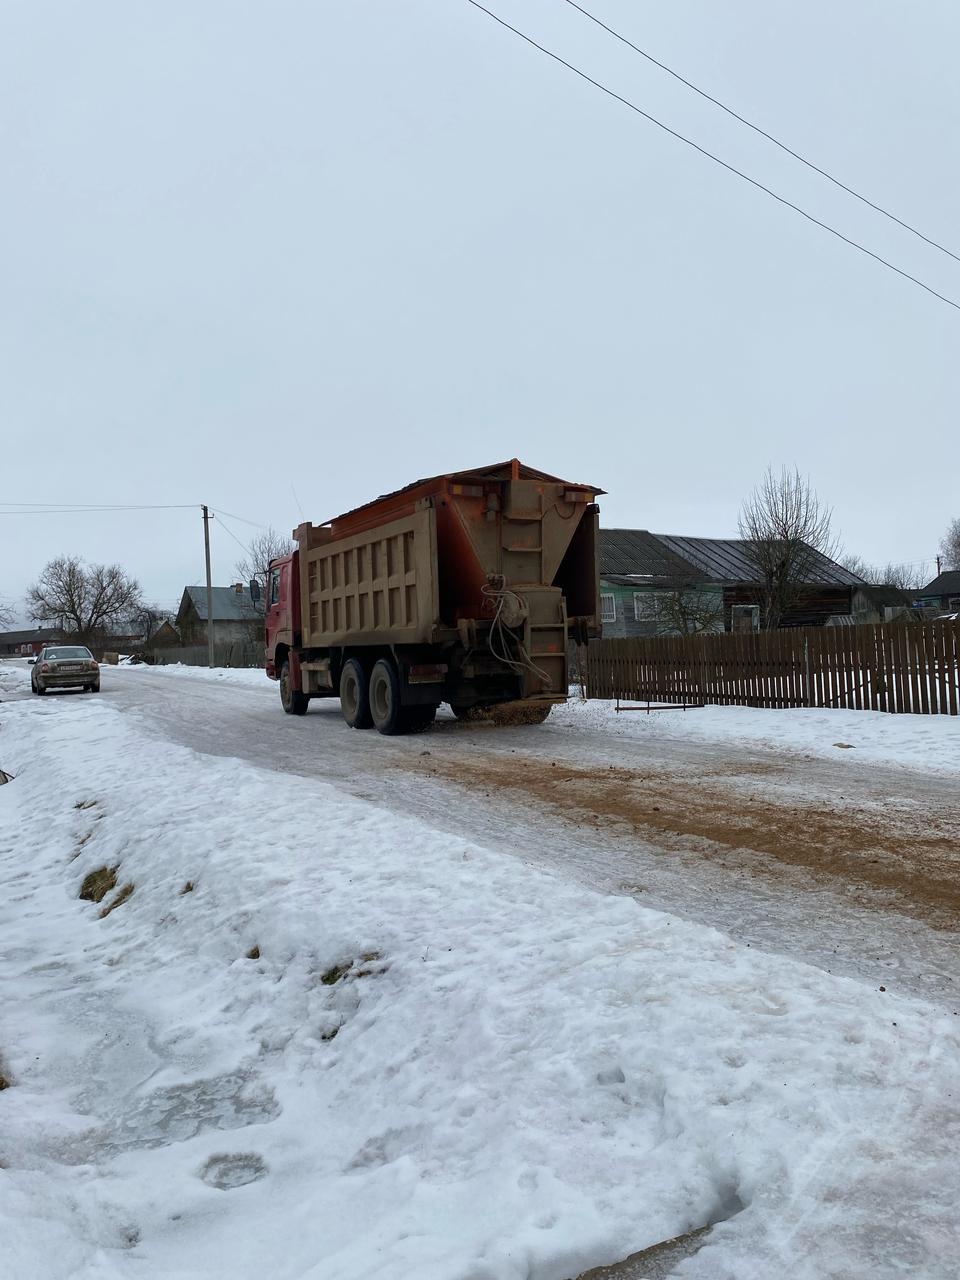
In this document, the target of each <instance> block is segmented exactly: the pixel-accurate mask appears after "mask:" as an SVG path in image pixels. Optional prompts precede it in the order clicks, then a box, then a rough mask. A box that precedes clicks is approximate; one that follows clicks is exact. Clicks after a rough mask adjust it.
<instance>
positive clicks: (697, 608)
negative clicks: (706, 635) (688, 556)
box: [644, 587, 724, 636]
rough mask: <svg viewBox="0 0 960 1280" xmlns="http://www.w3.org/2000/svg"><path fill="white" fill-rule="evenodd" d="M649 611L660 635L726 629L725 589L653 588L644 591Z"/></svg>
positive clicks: (699, 632)
mask: <svg viewBox="0 0 960 1280" xmlns="http://www.w3.org/2000/svg"><path fill="white" fill-rule="evenodd" d="M644 603H645V605H646V614H647V617H648V618H649V620H650V621H651V622H653V623H655V624H656V628H657V633H658V634H659V635H681V636H695V635H700V634H701V633H703V632H718V631H722V630H723V622H724V609H723V593H722V592H716V591H713V592H711V591H702V590H697V589H696V588H694V587H677V588H675V589H673V590H671V591H650V592H647V593H645V595H644Z"/></svg>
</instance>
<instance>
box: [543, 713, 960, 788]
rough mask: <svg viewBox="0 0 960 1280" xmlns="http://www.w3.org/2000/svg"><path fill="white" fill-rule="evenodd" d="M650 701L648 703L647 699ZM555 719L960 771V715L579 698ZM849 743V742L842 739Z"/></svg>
mask: <svg viewBox="0 0 960 1280" xmlns="http://www.w3.org/2000/svg"><path fill="white" fill-rule="evenodd" d="M642 705H645V704H642ZM549 723H550V724H557V725H565V726H568V727H570V728H574V729H584V728H587V729H592V730H594V731H596V732H602V733H610V734H618V735H620V736H622V737H625V738H634V739H646V740H649V741H651V742H653V741H654V740H655V739H657V738H658V737H667V738H690V739H696V740H700V741H703V742H717V743H731V744H733V743H737V742H742V743H744V745H747V746H760V747H769V748H772V749H774V750H777V751H795V752H801V753H802V754H805V755H813V756H824V757H830V758H833V759H835V760H836V761H837V763H838V767H842V764H843V761H844V758H845V757H846V758H847V759H849V760H850V761H851V762H853V761H857V762H859V763H861V764H862V763H863V762H864V761H867V760H869V761H871V762H876V763H877V764H889V765H901V766H904V767H906V768H911V769H923V770H926V771H936V772H940V773H960V716H939V715H937V716H924V715H912V714H905V715H894V714H891V713H888V712H884V711H844V710H840V709H833V708H824V707H790V708H785V709H783V710H774V709H772V708H765V707H764V708H759V707H696V708H691V709H690V710H687V711H652V712H650V713H649V714H647V712H645V711H623V712H620V714H619V715H618V714H617V711H616V704H615V703H614V702H607V701H603V700H601V699H591V700H590V701H589V702H580V701H579V700H578V699H577V698H575V697H571V699H570V701H569V702H568V703H567V704H566V706H564V707H558V708H556V709H555V710H554V711H553V712H552V714H551V716H550V721H549ZM841 744H842V745H841Z"/></svg>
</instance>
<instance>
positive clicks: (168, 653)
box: [143, 640, 263, 667]
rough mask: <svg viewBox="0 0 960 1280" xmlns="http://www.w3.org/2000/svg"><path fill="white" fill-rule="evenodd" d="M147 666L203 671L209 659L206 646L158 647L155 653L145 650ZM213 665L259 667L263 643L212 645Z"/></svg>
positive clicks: (260, 665)
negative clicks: (173, 664)
mask: <svg viewBox="0 0 960 1280" xmlns="http://www.w3.org/2000/svg"><path fill="white" fill-rule="evenodd" d="M143 656H144V658H145V659H146V660H147V662H150V663H154V664H155V665H157V666H169V665H171V664H172V663H177V662H182V663H183V665H184V666H186V667H206V666H208V665H209V655H208V653H207V646H206V645H205V644H192V645H183V646H173V647H167V646H166V645H160V646H158V647H157V648H156V649H146V650H144V654H143ZM213 665H214V666H215V667H262V666H263V642H262V641H258V640H227V641H224V643H222V644H218V643H214V646H213Z"/></svg>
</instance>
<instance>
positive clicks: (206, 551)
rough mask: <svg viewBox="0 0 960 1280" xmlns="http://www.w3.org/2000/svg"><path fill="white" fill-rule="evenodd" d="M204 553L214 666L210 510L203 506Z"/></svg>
mask: <svg viewBox="0 0 960 1280" xmlns="http://www.w3.org/2000/svg"><path fill="white" fill-rule="evenodd" d="M203 555H204V559H205V560H206V563H207V666H208V667H211V668H212V667H213V579H212V578H211V577H210V511H209V508H208V507H207V505H206V503H204V506H203Z"/></svg>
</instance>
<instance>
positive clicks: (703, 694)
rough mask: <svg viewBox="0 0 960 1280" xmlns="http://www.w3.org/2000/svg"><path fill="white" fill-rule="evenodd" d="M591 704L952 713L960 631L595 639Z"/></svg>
mask: <svg viewBox="0 0 960 1280" xmlns="http://www.w3.org/2000/svg"><path fill="white" fill-rule="evenodd" d="M580 666H581V670H582V672H583V675H584V676H585V682H586V689H587V694H588V696H589V697H593V698H623V699H637V700H643V701H647V700H649V701H651V702H671V703H687V704H690V703H717V704H721V705H737V706H746V707H847V708H849V709H854V710H858V711H864V710H868V711H911V712H917V713H921V714H923V715H953V716H955V715H957V714H958V713H960V669H958V667H960V622H958V621H955V620H939V621H933V622H923V623H912V622H911V623H910V624H909V625H908V624H906V623H883V624H879V625H874V626H860V627H823V628H821V627H802V628H796V629H791V630H785V631H760V632H757V633H755V634H747V635H734V634H729V633H728V634H722V635H695V636H660V637H636V638H631V639H616V640H614V639H611V640H594V641H591V643H590V644H589V645H588V646H587V649H586V652H585V653H581V654H580Z"/></svg>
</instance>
